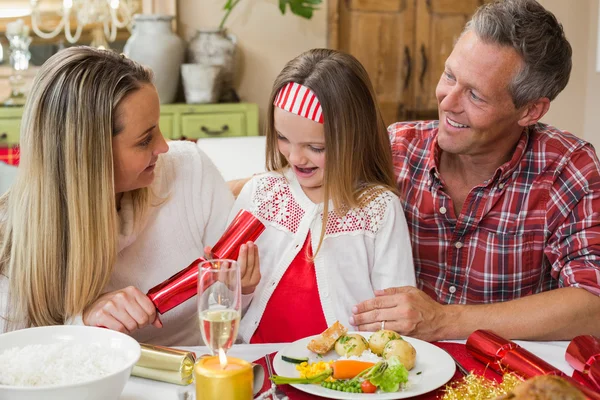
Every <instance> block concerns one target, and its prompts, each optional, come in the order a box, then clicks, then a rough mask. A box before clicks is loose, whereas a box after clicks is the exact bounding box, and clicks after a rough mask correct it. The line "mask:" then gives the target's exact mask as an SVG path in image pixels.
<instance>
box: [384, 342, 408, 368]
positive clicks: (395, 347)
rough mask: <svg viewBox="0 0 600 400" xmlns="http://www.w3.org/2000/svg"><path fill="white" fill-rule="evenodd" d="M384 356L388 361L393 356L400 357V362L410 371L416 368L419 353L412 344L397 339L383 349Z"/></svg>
mask: <svg viewBox="0 0 600 400" xmlns="http://www.w3.org/2000/svg"><path fill="white" fill-rule="evenodd" d="M382 356H383V358H385V359H386V360H387V359H388V358H390V357H391V356H396V357H398V359H399V360H400V362H401V363H402V364H403V365H404V366H405V367H406V369H407V370H409V371H410V370H411V369H413V367H414V366H415V360H416V359H417V351H416V350H415V348H414V347H413V346H412V344H410V343H408V342H407V341H406V340H403V339H395V340H390V341H389V342H387V344H386V345H385V347H384V348H383V353H382Z"/></svg>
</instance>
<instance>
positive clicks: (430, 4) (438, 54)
mask: <svg viewBox="0 0 600 400" xmlns="http://www.w3.org/2000/svg"><path fill="white" fill-rule="evenodd" d="M490 1H491V0H417V3H416V20H417V23H416V32H415V53H416V55H415V57H416V62H415V73H414V77H413V79H414V80H413V84H414V103H413V104H412V107H410V108H411V110H413V111H414V112H415V113H416V115H429V114H431V116H435V115H437V100H436V98H435V88H436V86H437V83H438V81H439V79H440V76H441V75H442V72H444V65H445V62H446V59H447V58H448V56H449V55H450V53H451V52H452V48H453V47H454V43H455V42H456V41H457V40H458V37H459V36H460V34H461V32H462V31H463V28H464V26H465V24H466V23H467V21H469V19H470V18H471V16H472V15H473V13H474V12H475V10H476V9H477V8H478V7H479V6H481V5H482V4H484V3H489V2H490Z"/></svg>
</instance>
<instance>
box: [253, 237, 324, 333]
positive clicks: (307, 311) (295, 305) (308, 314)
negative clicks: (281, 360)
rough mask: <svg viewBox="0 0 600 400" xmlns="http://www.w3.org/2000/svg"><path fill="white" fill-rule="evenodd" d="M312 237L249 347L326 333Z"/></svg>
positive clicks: (274, 296) (275, 294)
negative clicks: (253, 344)
mask: <svg viewBox="0 0 600 400" xmlns="http://www.w3.org/2000/svg"><path fill="white" fill-rule="evenodd" d="M310 258H312V248H311V245H310V234H309V235H308V237H307V238H306V241H305V242H304V245H303V246H302V249H301V250H300V251H299V252H298V254H297V255H296V258H294V260H293V261H292V263H291V264H290V266H289V267H288V269H287V270H286V271H285V274H283V277H282V278H281V280H280V281H279V284H278V285H277V287H276V288H275V291H274V292H273V294H272V295H271V298H270V299H269V302H268V303H267V307H266V308H265V312H264V313H263V315H262V318H261V320H260V323H259V324H258V327H257V328H256V331H255V332H254V335H252V338H251V339H250V343H282V342H293V341H296V340H298V339H302V338H304V337H307V336H312V335H317V334H319V333H321V332H323V331H324V330H325V329H327V321H326V320H325V315H324V314H323V307H322V306H321V299H320V297H319V288H318V287H317V275H316V273H315V265H314V263H313V262H312V261H311V260H310Z"/></svg>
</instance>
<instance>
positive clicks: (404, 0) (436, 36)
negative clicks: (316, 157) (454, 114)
mask: <svg viewBox="0 0 600 400" xmlns="http://www.w3.org/2000/svg"><path fill="white" fill-rule="evenodd" d="M490 1H491V0H330V2H329V30H328V45H329V47H331V48H334V49H340V50H343V51H346V52H348V53H350V54H352V55H354V56H355V57H356V58H358V59H359V60H360V62H361V63H362V64H363V65H364V66H365V69H366V70H367V72H368V73H369V76H370V78H371V81H372V83H373V86H374V88H375V92H376V93H377V98H378V100H379V104H380V107H381V110H382V113H383V117H384V119H385V122H386V123H387V124H390V123H392V122H395V121H400V120H406V119H412V118H436V117H437V101H436V99H435V87H436V85H437V82H438V80H439V78H440V76H441V74H442V72H443V71H444V63H445V61H446V58H447V57H448V56H449V55H450V52H451V51H452V47H453V45H454V42H455V41H456V40H457V39H458V36H459V35H460V33H461V32H462V30H463V28H464V25H465V24H466V22H467V21H468V20H469V18H470V17H471V15H472V14H473V12H474V11H475V10H476V9H477V7H479V6H480V5H482V4H483V3H488V2H490Z"/></svg>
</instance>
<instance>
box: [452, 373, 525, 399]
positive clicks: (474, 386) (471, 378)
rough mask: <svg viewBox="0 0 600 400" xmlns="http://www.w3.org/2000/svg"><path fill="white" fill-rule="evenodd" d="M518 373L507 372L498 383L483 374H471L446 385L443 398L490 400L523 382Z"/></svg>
mask: <svg viewBox="0 0 600 400" xmlns="http://www.w3.org/2000/svg"><path fill="white" fill-rule="evenodd" d="M521 382H522V381H521V379H520V378H519V377H517V376H516V375H513V374H510V373H505V374H504V375H503V377H502V382H501V383H498V382H496V381H493V380H491V379H487V378H484V377H483V376H479V375H475V374H469V375H467V376H465V377H463V379H462V380H461V381H459V382H455V383H451V384H449V385H446V388H445V389H444V392H445V394H444V397H442V400H488V399H494V398H496V397H498V396H502V395H505V394H507V393H509V392H511V391H512V390H513V389H514V388H515V386H517V385H518V384H519V383H521Z"/></svg>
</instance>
